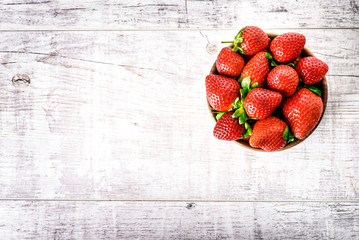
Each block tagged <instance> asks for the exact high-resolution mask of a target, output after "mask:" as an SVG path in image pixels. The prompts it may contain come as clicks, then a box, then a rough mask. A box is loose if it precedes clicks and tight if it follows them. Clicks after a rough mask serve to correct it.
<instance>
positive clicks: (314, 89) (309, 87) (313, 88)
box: [303, 85, 322, 97]
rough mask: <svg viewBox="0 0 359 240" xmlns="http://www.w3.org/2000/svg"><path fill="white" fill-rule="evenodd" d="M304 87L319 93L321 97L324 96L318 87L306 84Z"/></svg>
mask: <svg viewBox="0 0 359 240" xmlns="http://www.w3.org/2000/svg"><path fill="white" fill-rule="evenodd" d="M303 87H305V88H307V89H309V90H310V91H312V92H313V93H315V94H317V95H318V96H319V97H321V96H322V91H320V90H319V89H318V88H316V87H314V86H309V85H304V86H303Z"/></svg>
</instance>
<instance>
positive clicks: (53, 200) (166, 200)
mask: <svg viewBox="0 0 359 240" xmlns="http://www.w3.org/2000/svg"><path fill="white" fill-rule="evenodd" d="M0 201H34V202H186V203H187V202H203V203H211V202H213V203H215V202H222V203H251V202H254V203H255V202H258V203H273V202H283V203H285V202H289V203H290V202H298V203H301V202H302V203H307V202H318V203H327V202H331V203H359V200H222V199H209V200H201V199H65V198H64V199H49V198H0Z"/></svg>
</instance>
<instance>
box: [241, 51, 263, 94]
mask: <svg viewBox="0 0 359 240" xmlns="http://www.w3.org/2000/svg"><path fill="white" fill-rule="evenodd" d="M266 57H268V58H269V53H266V52H259V53H257V54H256V55H255V56H254V57H253V58H251V60H249V62H248V63H247V64H246V65H245V66H244V68H243V71H242V79H245V78H246V77H250V78H251V85H253V84H254V83H258V84H259V86H260V87H264V85H265V83H266V79H267V75H268V73H269V60H268V59H267V58H266Z"/></svg>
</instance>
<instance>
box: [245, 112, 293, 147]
mask: <svg viewBox="0 0 359 240" xmlns="http://www.w3.org/2000/svg"><path fill="white" fill-rule="evenodd" d="M286 127H287V124H286V123H285V122H283V121H282V120H280V119H279V118H277V117H274V116H270V117H268V118H266V119H262V120H259V121H257V122H256V124H254V127H253V130H252V136H251V138H250V139H249V144H250V145H251V146H252V147H255V148H262V149H263V150H265V151H276V150H279V149H281V148H283V147H284V146H285V144H286V143H287V141H286V139H284V135H285V134H283V133H284V131H285V129H286ZM287 131H288V130H287Z"/></svg>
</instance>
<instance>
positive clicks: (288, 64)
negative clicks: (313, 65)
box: [287, 58, 299, 68]
mask: <svg viewBox="0 0 359 240" xmlns="http://www.w3.org/2000/svg"><path fill="white" fill-rule="evenodd" d="M298 62H299V58H297V59H296V60H294V62H290V63H287V66H289V67H293V68H295V66H296V65H297V63H298Z"/></svg>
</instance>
